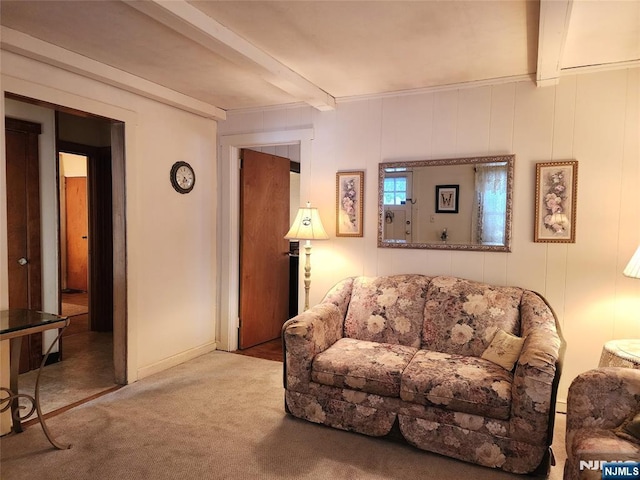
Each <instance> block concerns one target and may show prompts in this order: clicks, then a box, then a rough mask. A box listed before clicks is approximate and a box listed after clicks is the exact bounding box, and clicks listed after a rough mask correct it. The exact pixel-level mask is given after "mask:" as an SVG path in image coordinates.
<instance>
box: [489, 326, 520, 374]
mask: <svg viewBox="0 0 640 480" xmlns="http://www.w3.org/2000/svg"><path fill="white" fill-rule="evenodd" d="M523 345H524V338H520V337H516V336H515V335H511V334H510V333H507V332H505V331H504V330H502V329H500V330H498V331H497V332H496V334H495V336H494V337H493V340H492V341H491V344H490V345H489V346H488V347H487V349H486V350H485V351H484V352H483V353H482V358H484V359H485V360H489V361H490V362H493V363H496V364H498V365H500V366H501V367H502V368H504V369H505V370H509V371H511V370H513V366H514V365H515V364H516V362H517V361H518V357H520V352H521V351H522V346H523Z"/></svg>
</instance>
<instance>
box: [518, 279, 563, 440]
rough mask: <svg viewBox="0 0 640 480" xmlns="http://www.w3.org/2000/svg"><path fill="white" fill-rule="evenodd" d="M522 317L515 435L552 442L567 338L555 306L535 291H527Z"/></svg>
mask: <svg viewBox="0 0 640 480" xmlns="http://www.w3.org/2000/svg"><path fill="white" fill-rule="evenodd" d="M520 321H521V330H522V336H523V337H524V338H525V342H524V346H523V348H522V352H521V353H520V358H519V359H518V363H517V366H516V370H515V373H514V375H513V386H512V392H511V394H512V402H511V436H512V437H513V438H514V439H517V440H521V441H524V442H526V443H533V444H538V445H545V444H550V441H551V440H552V438H553V418H554V416H555V402H556V395H557V389H558V381H559V375H560V365H561V360H562V356H563V353H564V346H565V345H564V340H563V339H562V338H561V336H560V334H559V331H558V328H557V322H556V317H555V314H554V313H553V310H552V309H551V307H549V305H548V304H547V303H546V302H545V300H544V299H543V298H542V297H541V296H540V295H538V294H536V293H534V292H531V291H525V292H524V293H523V296H522V302H521V305H520Z"/></svg>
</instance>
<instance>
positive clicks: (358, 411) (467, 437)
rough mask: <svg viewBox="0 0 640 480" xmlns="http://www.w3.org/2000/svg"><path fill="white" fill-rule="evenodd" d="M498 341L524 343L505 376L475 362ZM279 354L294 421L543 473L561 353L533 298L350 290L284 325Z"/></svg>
mask: <svg viewBox="0 0 640 480" xmlns="http://www.w3.org/2000/svg"><path fill="white" fill-rule="evenodd" d="M499 331H502V332H501V333H502V334H504V332H507V333H509V334H513V335H517V336H519V337H521V338H522V339H523V342H521V345H522V350H521V353H520V354H519V357H518V358H517V364H516V365H515V367H514V368H513V369H510V368H508V367H509V366H507V368H504V367H503V366H500V365H498V364H496V363H493V362H492V361H489V360H486V359H484V358H482V356H483V354H484V353H485V351H486V350H487V349H488V348H489V347H490V345H491V344H492V341H493V340H494V337H497V333H498V332H499ZM283 344H284V349H285V364H284V368H285V372H284V384H285V405H286V410H287V412H288V413H290V414H292V415H294V416H295V417H299V418H302V419H305V420H308V421H311V422H316V423H322V424H325V425H329V426H332V427H335V428H339V429H343V430H349V431H355V432H359V433H362V434H365V435H371V436H384V435H387V434H388V433H390V432H391V430H392V428H393V429H394V432H395V431H396V430H397V429H399V431H400V433H401V434H402V436H403V437H404V438H405V439H406V440H407V441H408V442H409V443H410V444H412V445H414V446H416V447H418V448H421V449H424V450H428V451H432V452H436V453H439V454H443V455H447V456H450V457H454V458H458V459H461V460H465V461H468V462H472V463H477V464H480V465H484V466H488V467H496V468H500V469H503V470H506V471H509V472H515V473H529V472H533V471H536V470H538V471H541V470H540V469H544V471H545V472H546V471H547V470H546V469H548V466H549V459H550V457H551V458H552V455H550V453H551V452H550V445H551V441H552V436H553V419H554V414H555V399H556V391H557V384H558V380H559V375H560V361H561V357H562V354H563V350H564V341H563V340H562V338H561V336H560V334H559V331H558V329H557V325H556V318H555V315H554V313H553V312H552V310H551V308H550V307H549V306H548V305H547V303H546V302H545V301H544V300H543V299H542V298H541V297H540V296H539V295H538V294H536V293H534V292H532V291H528V290H524V289H521V288H514V287H502V286H492V285H487V284H482V283H477V282H472V281H468V280H464V279H460V278H454V277H442V276H439V277H428V276H423V275H392V276H381V277H369V278H368V277H355V278H348V279H345V280H343V281H341V282H340V283H338V284H337V285H336V286H335V287H334V288H333V289H331V291H330V292H329V293H328V294H327V295H326V296H325V298H324V299H323V300H322V302H321V303H320V304H318V305H315V306H314V307H312V308H311V309H309V310H307V311H305V312H304V313H302V314H300V315H298V316H296V317H294V318H292V319H291V320H289V321H288V322H287V323H285V325H284V326H283ZM492 347H493V346H492ZM492 347H491V348H492ZM394 426H395V428H394Z"/></svg>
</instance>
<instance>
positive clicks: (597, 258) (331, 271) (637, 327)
mask: <svg viewBox="0 0 640 480" xmlns="http://www.w3.org/2000/svg"><path fill="white" fill-rule="evenodd" d="M639 77H640V70H639V69H637V68H635V69H627V70H618V71H607V72H600V73H591V74H583V75H578V76H566V77H565V76H563V77H562V79H561V82H560V84H559V85H558V86H555V87H546V88H536V86H535V85H534V84H533V83H532V82H529V81H526V82H516V83H506V84H496V85H493V86H483V87H475V88H465V89H451V90H444V91H434V92H425V93H419V94H413V95H406V96H385V97H381V98H368V99H362V100H357V101H355V100H354V101H344V102H338V108H337V109H336V110H335V111H333V112H318V111H315V110H313V109H312V108H310V107H305V106H290V107H283V108H269V109H264V110H250V111H239V112H229V113H228V115H227V120H226V121H225V122H221V123H220V125H219V135H230V134H239V133H249V132H268V131H279V130H288V129H293V128H302V127H304V128H308V127H309V126H312V127H313V129H314V140H313V142H312V143H313V147H312V148H313V161H312V162H311V163H310V164H309V165H307V171H305V170H304V169H305V165H303V171H302V172H301V175H302V177H303V179H310V181H303V182H302V185H303V191H302V192H301V196H302V198H308V199H309V200H311V202H312V203H313V204H314V205H316V206H318V207H319V209H320V212H321V216H322V221H323V224H324V225H325V228H326V229H327V231H328V233H329V234H330V236H331V239H330V240H329V241H325V242H315V244H314V248H313V258H312V287H311V303H312V304H313V303H316V302H318V301H319V300H320V299H321V297H322V296H323V295H324V293H325V292H326V291H327V290H328V289H329V288H330V287H331V285H332V284H334V283H335V282H336V281H338V280H339V279H341V278H343V277H346V276H349V275H378V274H388V273H399V272H418V273H425V274H450V275H457V276H461V277H465V278H469V279H473V280H479V281H485V282H489V283H496V284H504V285H517V286H521V287H525V288H529V289H533V290H536V291H538V292H540V293H542V294H543V295H544V296H545V297H546V298H547V299H548V300H549V302H550V303H551V305H552V306H553V307H554V309H555V311H556V312H557V315H558V318H559V320H560V324H561V326H562V329H563V333H564V336H565V338H566V340H567V344H568V347H567V353H566V356H565V365H564V373H563V377H562V380H561V386H560V393H559V400H560V401H561V402H562V401H564V399H565V398H566V391H567V388H568V385H569V383H570V382H571V380H572V379H573V378H574V377H575V376H576V375H577V374H578V373H580V372H582V371H584V370H587V369H589V368H592V367H596V366H597V364H598V360H599V357H600V352H601V348H602V344H603V343H604V342H606V341H607V340H610V339H613V338H624V337H636V338H637V337H640V317H639V315H640V313H638V312H640V281H637V280H633V279H629V278H626V277H624V276H623V275H622V270H623V268H624V266H625V264H626V262H627V261H628V260H629V258H630V257H631V255H632V253H633V252H634V250H635V248H636V247H637V246H638V244H640V222H639V220H640V193H639V191H640V188H639V186H640V152H639V149H640V147H639V144H638V142H639V140H638V138H639V135H638V132H639V131H640V130H639V121H638V120H639V99H638V93H639V90H640V78H639ZM511 153H513V154H515V155H516V162H515V181H514V215H513V217H514V225H513V230H514V231H513V242H512V252H511V253H482V252H457V251H436V250H400V249H382V248H378V247H377V242H376V239H377V237H376V234H377V165H378V163H379V162H381V161H391V160H418V159H433V158H451V157H461V156H477V155H489V154H490V155H500V154H511ZM569 159H575V160H578V162H579V173H578V204H577V241H576V243H575V244H546V243H534V242H533V228H534V220H533V217H534V215H533V212H534V195H535V164H536V162H546V161H559V160H569ZM345 169H349V170H351V169H354V170H357V169H361V170H364V171H365V218H364V237H363V238H342V237H341V238H336V237H335V217H334V215H335V200H334V199H335V172H336V171H338V170H345ZM221 180H222V181H224V179H221ZM223 321H225V319H223Z"/></svg>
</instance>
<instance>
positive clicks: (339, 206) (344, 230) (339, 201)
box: [336, 171, 364, 237]
mask: <svg viewBox="0 0 640 480" xmlns="http://www.w3.org/2000/svg"><path fill="white" fill-rule="evenodd" d="M363 205H364V172H363V171H354V172H338V173H336V236H337V237H362V236H363V229H362V216H363V215H362V214H363Z"/></svg>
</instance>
